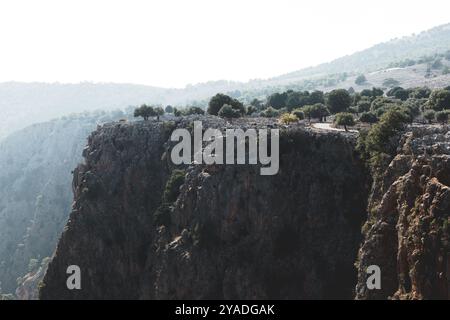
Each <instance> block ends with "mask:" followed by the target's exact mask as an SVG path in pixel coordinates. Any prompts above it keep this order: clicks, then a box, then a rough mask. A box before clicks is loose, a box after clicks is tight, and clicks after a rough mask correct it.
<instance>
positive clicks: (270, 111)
mask: <svg viewBox="0 0 450 320" xmlns="http://www.w3.org/2000/svg"><path fill="white" fill-rule="evenodd" d="M279 115H280V111H278V110H277V109H274V108H272V107H268V108H267V109H266V110H264V111H262V112H261V117H265V118H275V117H278V116H279Z"/></svg>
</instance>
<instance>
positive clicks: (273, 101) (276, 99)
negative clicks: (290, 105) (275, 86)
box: [267, 92, 288, 109]
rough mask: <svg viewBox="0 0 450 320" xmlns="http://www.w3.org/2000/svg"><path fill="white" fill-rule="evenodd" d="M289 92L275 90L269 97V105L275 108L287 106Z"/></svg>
mask: <svg viewBox="0 0 450 320" xmlns="http://www.w3.org/2000/svg"><path fill="white" fill-rule="evenodd" d="M287 95H288V94H287V93H286V92H283V93H279V92H275V93H273V94H271V95H270V96H269V98H267V105H268V106H269V107H272V108H274V109H281V108H284V107H285V106H286V99H287Z"/></svg>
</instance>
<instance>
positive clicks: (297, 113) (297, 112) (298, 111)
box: [291, 109, 305, 120]
mask: <svg viewBox="0 0 450 320" xmlns="http://www.w3.org/2000/svg"><path fill="white" fill-rule="evenodd" d="M291 113H292V114H293V115H295V116H296V117H297V119H298V120H303V119H305V113H304V112H303V111H302V109H295V110H293V111H292V112H291Z"/></svg>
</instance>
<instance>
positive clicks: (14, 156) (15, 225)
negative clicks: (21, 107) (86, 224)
mask: <svg viewBox="0 0 450 320" xmlns="http://www.w3.org/2000/svg"><path fill="white" fill-rule="evenodd" d="M118 116H120V117H124V114H120V115H118V114H117V112H116V113H106V112H98V113H89V114H84V115H73V116H71V117H66V118H63V119H57V120H53V121H49V122H45V123H40V124H35V125H32V126H30V127H27V128H25V129H22V130H20V131H18V132H16V133H14V134H12V135H10V136H9V137H7V138H5V139H4V140H3V141H1V142H0V168H1V170H0V289H1V290H0V291H2V292H3V293H14V292H15V290H16V287H17V282H16V279H17V278H19V277H22V276H24V275H25V274H26V273H28V271H36V268H38V267H39V264H40V263H41V262H44V259H45V258H46V257H49V256H51V255H52V253H53V250H54V248H55V245H56V242H57V240H58V238H59V235H60V232H61V231H62V228H63V226H64V225H65V223H66V220H67V217H68V214H69V212H70V208H71V203H72V198H73V196H72V187H71V172H72V170H73V168H75V167H76V165H77V164H78V163H79V162H80V161H81V159H82V157H81V154H82V150H83V148H84V147H85V145H86V141H87V140H86V139H87V137H88V135H89V133H90V132H91V131H92V130H94V129H95V128H96V126H97V124H101V123H104V122H108V121H112V120H117V119H118ZM19 282H20V281H19ZM35 289H36V288H35Z"/></svg>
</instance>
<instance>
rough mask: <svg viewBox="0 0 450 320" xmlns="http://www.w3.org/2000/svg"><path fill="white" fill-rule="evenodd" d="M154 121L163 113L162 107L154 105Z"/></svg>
mask: <svg viewBox="0 0 450 320" xmlns="http://www.w3.org/2000/svg"><path fill="white" fill-rule="evenodd" d="M154 110H155V116H156V121H159V117H160V116H162V115H164V109H163V108H162V107H156V108H155V109H154Z"/></svg>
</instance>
